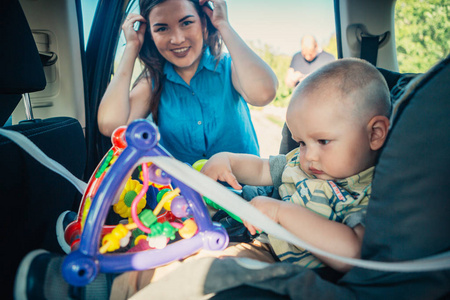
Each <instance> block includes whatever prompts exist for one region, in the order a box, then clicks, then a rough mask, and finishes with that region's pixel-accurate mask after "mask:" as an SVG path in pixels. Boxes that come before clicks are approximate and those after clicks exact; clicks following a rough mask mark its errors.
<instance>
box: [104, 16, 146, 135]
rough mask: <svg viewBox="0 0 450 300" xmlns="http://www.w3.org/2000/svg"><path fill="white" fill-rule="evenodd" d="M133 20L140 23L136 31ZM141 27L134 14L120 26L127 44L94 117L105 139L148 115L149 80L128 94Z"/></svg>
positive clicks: (138, 18)
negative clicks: (117, 129)
mask: <svg viewBox="0 0 450 300" xmlns="http://www.w3.org/2000/svg"><path fill="white" fill-rule="evenodd" d="M136 21H139V22H141V26H140V28H139V30H138V31H135V30H134V28H133V24H134V23H135V22H136ZM145 27H146V26H145V19H144V18H143V17H142V16H140V15H137V14H130V15H129V16H128V18H127V20H125V22H124V24H123V25H122V29H123V31H124V34H125V38H126V40H127V44H126V46H125V50H124V52H123V56H122V59H121V61H120V63H119V66H118V68H117V70H116V72H115V74H114V77H113V78H112V80H111V82H110V83H109V85H108V88H107V89H106V91H105V94H104V95H103V98H102V100H101V103H100V106H99V109H98V115H97V117H98V126H99V129H100V132H101V133H102V134H103V135H105V136H110V135H111V134H112V132H113V131H114V130H115V129H116V128H117V127H119V126H122V125H126V124H128V123H130V122H131V121H133V120H135V119H137V118H144V117H146V116H147V114H148V108H149V99H150V95H151V90H150V83H149V81H148V80H147V79H143V80H141V81H140V82H139V83H138V84H137V85H136V86H135V87H134V88H133V90H132V91H131V93H130V86H131V77H132V75H133V68H134V64H135V62H136V58H137V57H138V54H139V51H140V49H141V47H142V43H143V39H144V32H145Z"/></svg>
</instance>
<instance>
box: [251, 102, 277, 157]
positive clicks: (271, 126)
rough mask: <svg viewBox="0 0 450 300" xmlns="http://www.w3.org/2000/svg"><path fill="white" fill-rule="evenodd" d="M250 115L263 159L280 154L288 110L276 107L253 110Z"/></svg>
mask: <svg viewBox="0 0 450 300" xmlns="http://www.w3.org/2000/svg"><path fill="white" fill-rule="evenodd" d="M250 114H251V116H252V121H253V126H254V127H255V131H256V135H257V137H258V141H259V147H260V153H261V157H264V158H268V157H269V155H276V154H278V151H279V150H280V143H281V129H282V125H281V124H282V123H284V121H285V116H286V108H280V107H275V106H266V107H264V108H251V109H250ZM272 120H276V121H275V122H274V121H272Z"/></svg>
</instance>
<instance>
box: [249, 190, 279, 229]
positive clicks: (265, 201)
mask: <svg viewBox="0 0 450 300" xmlns="http://www.w3.org/2000/svg"><path fill="white" fill-rule="evenodd" d="M250 204H251V205H253V206H254V207H255V208H256V209H258V210H259V211H260V212H262V213H263V214H265V215H266V216H268V217H269V218H270V219H271V220H273V221H274V222H276V223H279V217H278V212H279V210H280V206H281V205H282V204H283V201H281V200H276V199H273V198H270V197H265V196H257V197H255V198H253V199H252V201H250ZM242 222H243V223H244V225H245V227H247V229H248V231H250V233H251V234H252V235H254V234H256V231H261V230H260V229H259V228H257V227H255V226H253V225H251V224H250V223H248V222H246V221H245V220H242Z"/></svg>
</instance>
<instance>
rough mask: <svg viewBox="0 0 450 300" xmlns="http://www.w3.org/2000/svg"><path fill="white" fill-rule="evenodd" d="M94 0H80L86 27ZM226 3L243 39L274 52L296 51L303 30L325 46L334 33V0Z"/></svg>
mask: <svg viewBox="0 0 450 300" xmlns="http://www.w3.org/2000/svg"><path fill="white" fill-rule="evenodd" d="M97 2H98V0H82V7H83V14H84V19H85V20H86V22H85V24H84V26H85V31H86V30H88V29H89V26H90V22H91V21H90V20H91V19H92V17H93V15H94V12H95V5H96V4H97ZM227 6H228V19H229V21H230V24H231V26H232V27H233V28H234V29H235V30H236V32H237V33H238V34H239V35H240V36H241V37H242V38H243V39H244V41H246V42H250V41H251V42H253V43H256V45H258V44H262V45H263V44H267V45H269V46H270V47H271V48H272V50H273V51H274V52H275V53H277V54H286V55H293V54H294V53H295V52H298V51H299V50H300V40H301V37H302V36H303V35H305V34H312V35H314V36H315V37H316V39H317V41H318V43H319V45H320V46H323V47H325V46H326V45H327V44H328V41H329V39H330V38H331V36H332V35H333V34H334V33H335V25H334V12H333V0H227ZM85 36H86V35H85Z"/></svg>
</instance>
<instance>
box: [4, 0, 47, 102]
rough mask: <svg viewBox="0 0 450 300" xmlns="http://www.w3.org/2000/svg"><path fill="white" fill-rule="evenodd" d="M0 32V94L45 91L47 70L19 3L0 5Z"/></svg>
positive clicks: (7, 1)
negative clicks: (43, 65)
mask: <svg viewBox="0 0 450 300" xmlns="http://www.w3.org/2000/svg"><path fill="white" fill-rule="evenodd" d="M0 32H1V33H2V34H1V43H0V66H1V67H0V94H23V93H29V92H35V91H40V90H43V89H44V88H45V85H46V80H45V74H44V69H43V67H42V63H41V59H40V57H39V52H38V50H37V47H36V44H35V42H34V39H33V35H32V33H31V30H30V26H29V25H28V22H27V19H26V18H25V14H24V13H23V10H22V7H21V6H20V4H19V1H18V0H3V1H0ZM0 109H1V108H0Z"/></svg>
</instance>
